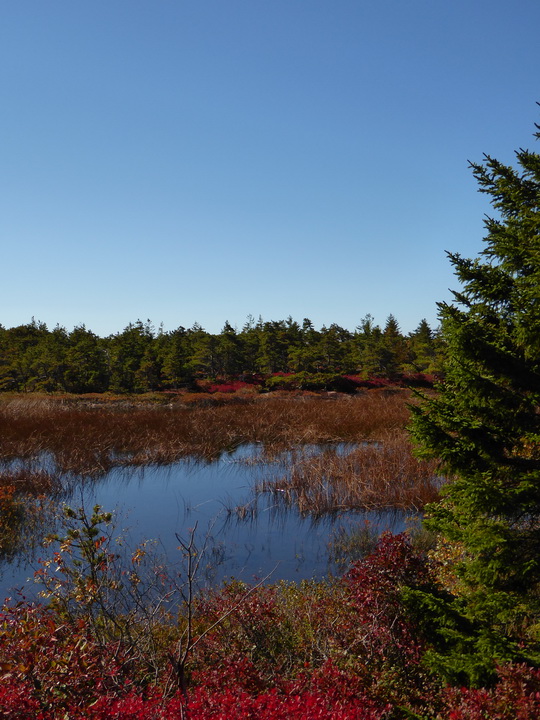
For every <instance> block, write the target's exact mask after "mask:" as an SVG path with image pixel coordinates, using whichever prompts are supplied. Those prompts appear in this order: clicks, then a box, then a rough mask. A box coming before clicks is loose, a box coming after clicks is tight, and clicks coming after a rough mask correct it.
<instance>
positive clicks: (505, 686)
mask: <svg viewBox="0 0 540 720" xmlns="http://www.w3.org/2000/svg"><path fill="white" fill-rule="evenodd" d="M498 675H499V682H498V683H497V685H495V687H493V688H490V689H484V688H480V689H467V688H447V689H446V693H445V703H446V706H447V712H448V715H447V716H446V717H447V718H448V720H485V718H490V720H537V718H540V670H539V669H534V668H530V667H528V666H527V665H507V666H505V667H501V668H499V670H498Z"/></svg>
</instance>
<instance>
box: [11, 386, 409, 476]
mask: <svg viewBox="0 0 540 720" xmlns="http://www.w3.org/2000/svg"><path fill="white" fill-rule="evenodd" d="M408 397H409V396H408V395H407V394H406V393H404V392H396V393H388V392H366V393H364V394H362V395H358V396H355V397H347V396H345V397H339V398H335V399H330V400H329V399H323V398H321V397H309V396H308V397H283V396H279V395H277V396H275V397H270V396H260V397H257V398H255V399H247V400H246V399H234V400H231V401H227V402H216V403H213V404H210V405H208V404H204V405H203V404H201V405H194V404H191V405H189V406H187V405H183V404H181V403H171V404H169V405H166V406H163V405H148V404H133V403H129V402H124V403H121V402H120V403H114V404H108V405H105V404H95V403H89V404H87V405H84V404H83V403H77V404H73V403H70V402H66V401H63V400H55V399H54V398H46V397H45V398H42V399H33V398H29V399H28V400H27V399H26V398H24V397H20V396H16V397H14V398H11V399H8V400H4V401H3V402H0V460H10V459H13V458H24V459H28V460H30V459H32V458H37V457H39V456H40V455H42V454H44V453H48V454H49V455H50V456H51V458H52V459H53V461H54V463H55V465H56V468H57V469H58V471H60V472H73V473H78V474H82V475H84V474H87V475H98V474H100V473H103V472H107V471H108V470H110V469H111V468H112V467H114V466H122V465H146V464H150V463H157V464H167V463H172V462H175V461H177V460H179V459H182V458H186V457H195V458H199V459H206V460H211V459H213V458H215V457H217V456H219V455H220V454H221V453H222V452H223V451H226V450H233V449H235V448H237V447H239V446H240V445H242V444H245V443H261V444H263V445H264V446H265V447H266V448H270V449H271V448H274V449H286V448H289V447H291V446H293V445H301V444H305V443H319V444H320V443H332V442H358V441H359V440H362V439H377V438H379V437H380V436H381V435H382V434H384V433H387V432H389V431H390V432H391V431H393V430H397V429H399V428H402V427H403V426H404V424H405V423H406V422H407V419H408V409H407V407H406V400H407V399H408Z"/></svg>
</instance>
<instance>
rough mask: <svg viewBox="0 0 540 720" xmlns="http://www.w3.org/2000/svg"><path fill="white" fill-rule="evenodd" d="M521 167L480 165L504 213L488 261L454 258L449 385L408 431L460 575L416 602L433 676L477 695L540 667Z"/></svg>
mask: <svg viewBox="0 0 540 720" xmlns="http://www.w3.org/2000/svg"><path fill="white" fill-rule="evenodd" d="M536 127H537V129H540V126H536ZM536 137H537V138H539V137H540V133H539V132H537V133H536ZM516 158H517V164H518V166H519V167H518V168H517V169H514V168H513V167H510V166H507V165H504V164H502V163H500V162H498V161H497V160H495V159H494V158H492V157H490V156H487V155H486V156H484V162H483V163H481V164H474V163H471V167H472V171H473V173H474V176H475V177H476V179H477V181H478V183H479V186H480V188H479V189H480V192H483V193H487V194H488V195H490V196H491V203H492V205H493V207H494V209H495V211H496V213H495V216H494V217H488V218H487V219H486V220H485V228H486V236H485V238H484V241H485V247H484V249H483V250H482V252H481V254H480V257H479V258H477V259H474V260H470V259H465V258H463V257H461V256H460V255H459V254H451V253H449V258H450V261H451V263H452V265H453V266H454V269H455V274H456V275H457V277H458V279H459V281H460V283H461V285H462V289H461V290H460V291H458V292H454V293H453V295H454V302H453V303H440V304H439V311H440V319H441V332H442V336H443V338H444V339H445V340H446V343H447V355H446V360H445V377H444V380H443V381H442V382H441V384H440V386H439V387H438V393H437V394H436V395H435V396H433V397H431V398H424V399H423V401H422V402H421V404H420V405H419V406H418V407H415V408H413V422H412V428H411V429H412V433H413V437H414V438H415V439H416V441H417V442H418V444H419V446H420V452H421V454H423V455H425V456H431V457H437V458H439V459H440V462H441V468H442V472H444V473H445V474H446V475H447V476H448V478H449V482H448V484H447V485H446V487H445V489H444V492H443V496H442V499H441V501H440V502H439V503H438V504H436V505H435V506H432V507H431V508H430V509H429V511H428V518H427V520H426V525H427V526H428V527H429V528H430V529H432V530H434V531H436V532H437V533H439V536H440V538H442V539H443V543H444V544H445V546H446V547H447V548H450V549H451V551H452V554H453V567H454V571H455V578H454V582H453V583H451V584H449V585H447V587H446V591H444V592H443V591H441V592H440V593H439V594H438V595H437V593H432V594H431V595H429V594H425V595H424V596H423V597H420V596H419V595H417V596H416V598H415V602H416V603H417V607H418V603H420V604H421V605H422V608H423V613H422V614H423V617H424V618H429V620H428V621H427V623H425V624H429V625H430V630H431V631H432V636H431V638H432V641H433V651H432V652H431V662H432V665H434V666H435V667H436V668H437V669H438V670H439V671H440V672H441V673H442V675H443V676H444V677H445V678H446V679H449V680H453V681H458V682H464V681H465V682H469V683H472V684H479V683H482V682H485V681H486V679H487V678H488V677H489V675H490V672H491V670H492V668H493V667H494V666H495V664H496V663H501V662H506V661H526V662H529V663H531V664H535V665H538V664H540V443H539V440H540V411H539V409H540V155H538V154H537V153H534V152H529V151H527V150H519V151H518V152H517V153H516ZM426 613H427V614H426Z"/></svg>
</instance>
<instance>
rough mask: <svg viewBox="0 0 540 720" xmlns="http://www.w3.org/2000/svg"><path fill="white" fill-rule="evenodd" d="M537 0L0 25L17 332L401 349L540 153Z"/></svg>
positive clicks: (210, 7)
mask: <svg viewBox="0 0 540 720" xmlns="http://www.w3.org/2000/svg"><path fill="white" fill-rule="evenodd" d="M539 29H540V3H538V0H517V1H516V2H514V3H509V2H507V0H505V1H503V0H489V1H488V0H453V2H442V1H440V0H408V2H403V0H378V1H377V2H373V0H372V1H371V2H365V1H364V0H325V1H321V0H301V1H300V0H272V2H270V1H269V0H266V1H265V2H263V1H262V0H186V1H183V0H153V1H151V0H145V1H142V0H93V1H92V2H73V0H48V2H43V0H20V2H8V3H3V4H2V7H1V8H0V67H1V70H0V83H1V85H0V90H1V106H0V107H1V112H0V138H1V142H0V243H1V257H2V260H3V262H2V281H1V283H0V309H1V313H0V323H1V324H2V325H4V327H12V326H15V325H19V324H23V323H27V322H29V321H30V320H31V318H32V317H35V318H36V319H37V320H41V321H43V322H45V323H47V325H48V326H49V327H54V326H55V325H56V324H57V323H59V324H60V325H63V326H65V327H66V328H67V329H68V330H71V329H72V328H73V327H74V326H75V325H79V324H83V323H84V324H85V325H86V326H87V327H88V328H90V329H91V330H93V331H94V332H96V333H97V334H99V335H108V334H110V333H114V332H117V331H120V330H122V329H123V328H124V327H125V326H126V325H127V324H128V323H129V322H134V321H136V320H137V319H139V318H140V319H141V320H146V319H147V318H149V319H151V320H152V322H153V323H154V324H155V325H156V326H158V325H159V324H160V323H161V322H163V324H164V327H165V330H173V329H175V328H176V327H178V326H179V325H183V326H185V327H189V326H191V325H192V324H193V323H194V322H199V323H200V324H201V325H202V326H203V327H204V328H205V329H207V330H208V331H209V332H219V330H220V329H221V328H222V326H223V324H224V322H225V320H228V321H229V322H230V323H231V324H233V325H236V326H237V327H238V328H239V329H240V328H241V327H242V325H243V324H244V322H245V321H246V318H247V316H248V315H253V316H254V317H255V318H257V317H258V316H259V315H261V316H262V317H263V319H264V320H278V319H284V318H286V317H287V316H288V315H292V317H293V318H294V319H296V320H298V321H299V322H301V321H302V319H303V318H304V317H308V318H310V319H311V320H312V321H313V323H314V324H315V325H316V326H317V327H320V326H321V325H323V324H326V325H329V324H330V323H332V322H335V323H338V324H339V325H342V326H344V327H347V328H349V329H351V330H352V329H354V327H355V326H356V325H358V324H359V322H360V320H361V319H362V317H363V316H364V315H366V314H367V313H371V314H372V315H373V316H374V318H375V321H376V322H378V323H379V324H381V325H382V324H384V322H385V320H386V317H387V316H388V314H390V313H393V314H394V315H395V316H396V317H397V319H398V321H399V323H400V326H401V328H402V330H403V331H404V332H409V331H412V330H413V329H414V328H415V327H416V326H417V325H418V323H419V321H420V320H421V319H422V318H423V317H425V318H427V319H428V321H429V322H430V323H431V324H432V325H436V324H437V311H436V302H437V301H439V300H444V299H448V298H449V291H448V288H456V287H457V285H456V281H455V279H454V277H453V274H452V269H451V267H450V265H449V263H448V261H447V259H446V256H445V250H450V251H458V252H460V253H462V254H463V255H465V256H469V257H471V256H474V255H476V254H477V253H478V252H479V250H481V247H482V237H483V224H482V220H483V216H484V214H485V213H488V212H489V211H490V206H489V201H488V199H487V198H486V197H485V196H483V195H481V194H479V193H478V192H477V188H476V184H475V181H474V178H473V177H472V175H471V173H470V170H469V168H468V163H467V161H468V160H473V161H478V160H481V159H482V155H483V153H484V152H485V153H488V154H491V155H493V156H495V157H497V158H498V159H499V160H501V161H503V162H507V163H513V162H514V150H516V149H517V148H519V147H529V148H531V149H534V143H535V140H534V138H533V132H534V123H535V122H539V121H540V111H539V110H540V109H539V108H538V107H537V106H536V104H535V103H536V101H538V100H540V80H539V78H540V72H539V71H540V43H539V42H538V31H539Z"/></svg>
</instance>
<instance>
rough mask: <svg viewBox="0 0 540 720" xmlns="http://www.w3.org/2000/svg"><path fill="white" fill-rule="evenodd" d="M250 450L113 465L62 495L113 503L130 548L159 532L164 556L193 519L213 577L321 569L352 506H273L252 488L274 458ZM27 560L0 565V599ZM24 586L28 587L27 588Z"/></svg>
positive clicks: (271, 470)
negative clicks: (328, 509)
mask: <svg viewBox="0 0 540 720" xmlns="http://www.w3.org/2000/svg"><path fill="white" fill-rule="evenodd" d="M340 451H341V452H346V448H342V449H341V450H340ZM253 454H254V449H253V447H244V448H240V449H239V450H237V451H235V452H234V453H232V454H225V455H223V456H222V457H221V458H220V460H218V461H216V462H213V463H203V462H194V461H182V462H179V463H175V464H174V465H170V466H165V467H156V466H150V467H146V468H136V469H133V468H128V469H116V470H113V471H111V472H110V473H108V474H107V475H106V476H104V477H103V478H101V479H99V480H98V481H96V482H88V481H86V483H85V484H83V485H78V486H77V487H76V488H75V489H74V490H73V492H72V495H71V497H69V498H68V499H67V503H68V504H69V505H71V506H72V507H79V506H80V505H81V504H84V506H85V507H86V508H87V512H91V509H92V507H93V506H94V505H95V504H99V505H101V506H102V508H103V509H104V510H108V511H114V512H115V516H116V518H115V524H116V527H117V530H118V532H119V533H121V534H123V535H126V536H127V538H128V544H129V546H130V547H131V548H134V547H135V546H136V545H137V544H138V543H139V542H140V541H142V540H143V539H149V538H152V539H159V541H160V543H159V545H160V546H161V548H162V550H163V552H164V553H165V554H166V556H167V558H168V559H169V560H170V561H171V562H172V563H176V562H178V561H179V559H180V553H179V552H178V550H177V547H178V541H177V539H176V536H175V533H178V535H179V536H180V537H181V538H183V539H186V538H187V537H188V533H189V530H190V528H193V527H194V526H195V524H197V539H198V544H199V546H200V545H201V544H202V543H203V542H204V538H205V537H206V536H208V538H209V542H208V547H209V550H210V552H209V555H208V563H210V565H211V566H212V575H213V577H214V579H215V580H217V581H220V580H221V579H223V578H230V577H231V576H234V577H235V578H238V579H241V580H245V581H246V582H251V581H253V579H254V578H261V577H265V576H266V575H268V573H270V572H272V571H273V572H272V576H271V578H270V580H271V581H273V580H302V579H309V578H313V577H315V578H321V577H323V576H324V575H326V574H327V573H328V572H329V571H332V569H333V568H332V567H331V566H329V560H328V541H329V538H330V537H331V536H332V534H333V532H335V531H336V529H338V528H339V527H340V526H341V525H345V526H346V527H347V529H348V530H350V527H351V517H352V515H353V514H352V513H340V514H336V515H334V516H331V517H327V518H323V519H320V520H317V521H314V520H312V519H310V518H309V517H306V518H302V517H301V516H300V515H299V514H298V513H297V512H296V511H295V510H292V509H290V510H286V509H283V508H279V507H277V506H276V505H275V500H274V499H273V498H272V497H270V496H269V495H260V496H259V497H255V496H254V495H253V492H252V489H253V487H254V486H255V485H256V483H257V481H258V480H260V479H262V477H263V476H264V477H269V476H270V477H273V476H278V475H280V474H281V473H280V464H279V462H278V463H270V464H265V463H264V462H255V463H250V462H244V460H246V458H248V457H250V456H252V455H253ZM260 459H261V460H263V458H262V457H261V458H260ZM238 506H241V507H243V506H245V507H246V513H245V516H244V518H243V519H241V518H239V516H238V514H237V513H236V512H235V508H236V507H238ZM252 508H253V509H255V510H256V511H255V512H254V513H253V514H252V513H250V509H252ZM356 516H357V517H358V518H359V522H360V523H361V524H362V525H363V524H364V521H365V518H366V517H369V521H370V524H371V525H372V527H374V528H377V529H379V530H380V531H383V530H386V529H391V530H394V531H400V530H402V529H403V519H402V516H396V514H395V513H383V514H378V515H374V514H373V513H370V514H357V515H356ZM35 567H36V565H35V564H34V563H32V564H31V565H30V566H24V563H19V565H17V564H16V563H15V564H13V565H11V566H7V567H4V568H3V570H4V572H3V574H2V576H1V577H0V595H1V599H3V597H4V596H5V594H6V593H7V592H8V591H9V589H10V588H11V587H14V586H16V587H19V586H21V585H22V584H23V583H25V580H26V579H27V578H28V577H30V576H31V575H32V574H33V569H34V568H35ZM26 587H27V588H28V586H26ZM31 587H32V590H30V588H28V594H31V593H32V592H35V589H34V588H35V586H34V585H33V584H32V586H31ZM25 592H26V588H25Z"/></svg>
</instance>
